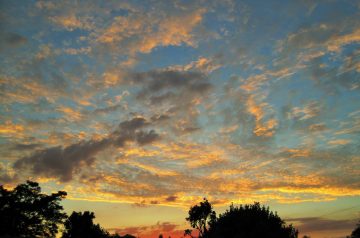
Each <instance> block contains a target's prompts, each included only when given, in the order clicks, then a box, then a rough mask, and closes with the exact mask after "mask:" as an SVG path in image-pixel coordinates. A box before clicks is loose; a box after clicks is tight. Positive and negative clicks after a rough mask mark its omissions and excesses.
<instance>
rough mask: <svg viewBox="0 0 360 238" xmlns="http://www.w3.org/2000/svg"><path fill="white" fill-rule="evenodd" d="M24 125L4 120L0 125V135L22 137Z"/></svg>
mask: <svg viewBox="0 0 360 238" xmlns="http://www.w3.org/2000/svg"><path fill="white" fill-rule="evenodd" d="M24 131H25V127H24V126H23V125H21V124H16V123H13V122H12V121H6V122H4V123H3V124H2V125H0V135H1V136H2V137H11V138H22V137H24Z"/></svg>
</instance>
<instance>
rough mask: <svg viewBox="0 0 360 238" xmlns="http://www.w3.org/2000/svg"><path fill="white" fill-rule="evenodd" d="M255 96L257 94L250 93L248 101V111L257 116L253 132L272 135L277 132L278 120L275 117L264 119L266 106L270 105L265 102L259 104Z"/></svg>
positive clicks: (259, 134) (258, 134)
mask: <svg viewBox="0 0 360 238" xmlns="http://www.w3.org/2000/svg"><path fill="white" fill-rule="evenodd" d="M255 98H256V96H255V95H250V96H249V97H248V99H247V101H246V107H247V111H248V113H249V114H251V115H252V116H254V117H255V128H254V129H253V133H254V134H255V135H257V136H265V137H271V136H272V135H273V134H274V133H275V129H276V126H277V124H278V122H277V120H276V119H274V118H273V119H269V120H267V121H264V118H265V113H266V112H265V108H267V107H269V105H268V104H267V103H265V102H262V103H260V104H258V103H257V102H256V100H255Z"/></svg>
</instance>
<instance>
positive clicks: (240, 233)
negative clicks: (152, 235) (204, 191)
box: [185, 200, 298, 238]
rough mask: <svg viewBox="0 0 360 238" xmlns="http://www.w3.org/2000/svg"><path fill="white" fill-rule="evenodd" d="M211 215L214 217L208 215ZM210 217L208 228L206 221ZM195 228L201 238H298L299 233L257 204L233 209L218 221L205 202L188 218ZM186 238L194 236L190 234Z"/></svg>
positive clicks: (191, 210)
mask: <svg viewBox="0 0 360 238" xmlns="http://www.w3.org/2000/svg"><path fill="white" fill-rule="evenodd" d="M209 214H211V215H209ZM209 216H210V217H211V219H209V222H208V228H207V227H206V225H205V224H206V219H207V218H208V217H209ZM187 220H188V221H190V224H191V226H192V227H193V228H196V229H198V231H199V238H218V237H227V238H242V237H243V238H258V237H267V238H297V236H298V231H297V230H296V229H295V228H293V227H292V225H289V226H287V225H286V224H285V222H284V221H283V220H282V219H281V218H280V217H279V216H278V215H277V214H276V213H273V212H271V211H270V210H269V208H268V207H264V206H260V204H259V203H254V204H250V205H245V206H242V205H240V206H238V207H236V206H234V205H231V206H230V208H229V210H227V211H226V212H225V213H223V214H220V215H219V217H216V215H215V212H214V211H212V208H211V204H210V203H209V202H208V201H207V200H205V201H204V202H202V203H200V206H194V207H191V208H190V210H189V217H188V218H187ZM185 235H190V236H191V237H193V236H192V234H191V232H190V231H189V230H186V231H185Z"/></svg>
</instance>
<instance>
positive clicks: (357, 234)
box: [348, 221, 360, 238]
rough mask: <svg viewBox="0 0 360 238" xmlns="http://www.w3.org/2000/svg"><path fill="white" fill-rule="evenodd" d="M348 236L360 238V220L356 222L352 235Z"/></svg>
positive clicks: (349, 237)
mask: <svg viewBox="0 0 360 238" xmlns="http://www.w3.org/2000/svg"><path fill="white" fill-rule="evenodd" d="M348 238H360V221H359V223H358V224H356V227H355V229H354V230H353V231H352V232H351V235H350V236H348Z"/></svg>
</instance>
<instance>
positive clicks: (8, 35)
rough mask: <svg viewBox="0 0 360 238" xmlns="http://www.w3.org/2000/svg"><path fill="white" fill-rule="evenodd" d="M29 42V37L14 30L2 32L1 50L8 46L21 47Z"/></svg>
mask: <svg viewBox="0 0 360 238" xmlns="http://www.w3.org/2000/svg"><path fill="white" fill-rule="evenodd" d="M26 42H27V38H25V37H24V36H22V35H19V34H17V33H14V32H1V33H0V51H2V50H4V49H7V48H8V47H12V48H15V47H19V46H21V45H23V44H25V43H26Z"/></svg>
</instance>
